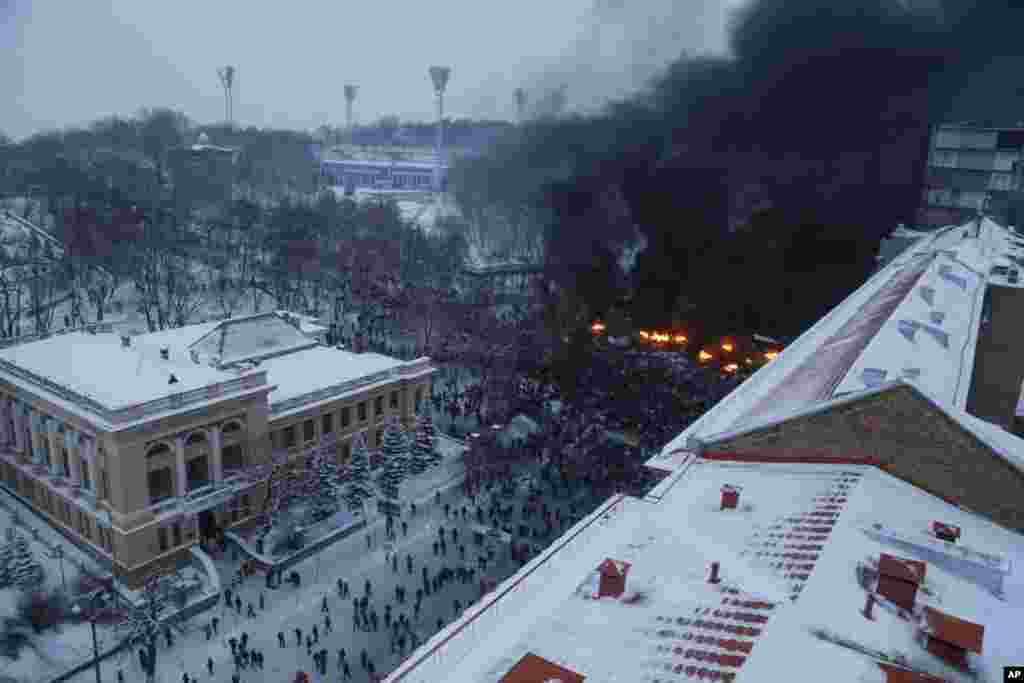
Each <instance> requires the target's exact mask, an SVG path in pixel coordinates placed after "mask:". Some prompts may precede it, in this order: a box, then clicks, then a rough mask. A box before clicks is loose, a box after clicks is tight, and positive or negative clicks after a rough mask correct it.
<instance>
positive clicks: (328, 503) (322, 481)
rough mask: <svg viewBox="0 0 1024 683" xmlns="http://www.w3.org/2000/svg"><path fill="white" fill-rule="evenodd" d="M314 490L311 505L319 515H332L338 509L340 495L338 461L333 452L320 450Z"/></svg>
mask: <svg viewBox="0 0 1024 683" xmlns="http://www.w3.org/2000/svg"><path fill="white" fill-rule="evenodd" d="M315 466H316V472H315V475H314V476H315V478H316V491H315V492H314V494H313V507H314V509H315V510H316V512H317V516H319V517H321V518H322V517H327V516H329V515H333V514H334V513H335V512H337V510H338V499H339V498H340V496H341V482H340V481H339V479H340V477H339V473H338V462H337V460H335V459H334V453H333V452H322V453H320V454H319V455H317V458H316V461H315Z"/></svg>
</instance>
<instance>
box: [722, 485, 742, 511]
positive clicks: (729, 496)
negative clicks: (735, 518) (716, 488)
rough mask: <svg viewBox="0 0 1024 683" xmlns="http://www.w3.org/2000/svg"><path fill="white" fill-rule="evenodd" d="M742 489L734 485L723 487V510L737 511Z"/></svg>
mask: <svg viewBox="0 0 1024 683" xmlns="http://www.w3.org/2000/svg"><path fill="white" fill-rule="evenodd" d="M740 490H741V489H740V487H739V486H733V485H732V484H724V485H723V486H722V507H721V509H722V510H735V509H736V506H737V505H739V502H740Z"/></svg>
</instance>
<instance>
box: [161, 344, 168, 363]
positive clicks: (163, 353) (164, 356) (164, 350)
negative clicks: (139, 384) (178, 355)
mask: <svg viewBox="0 0 1024 683" xmlns="http://www.w3.org/2000/svg"><path fill="white" fill-rule="evenodd" d="M160 358H162V359H163V360H170V359H171V350H170V349H169V348H167V347H166V346H161V347H160Z"/></svg>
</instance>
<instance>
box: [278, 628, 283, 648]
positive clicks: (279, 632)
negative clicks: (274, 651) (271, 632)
mask: <svg viewBox="0 0 1024 683" xmlns="http://www.w3.org/2000/svg"><path fill="white" fill-rule="evenodd" d="M277 644H278V645H280V646H281V647H284V633H282V632H281V631H278V632H277Z"/></svg>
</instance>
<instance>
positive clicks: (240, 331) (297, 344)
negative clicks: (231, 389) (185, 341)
mask: <svg viewBox="0 0 1024 683" xmlns="http://www.w3.org/2000/svg"><path fill="white" fill-rule="evenodd" d="M315 344H316V341H315V340H313V339H311V338H310V337H308V336H306V335H305V334H303V333H302V331H300V330H299V329H297V328H295V327H294V326H292V325H291V324H290V323H288V322H286V321H285V320H284V319H283V318H282V317H281V315H279V314H278V313H258V314H256V315H250V316H244V317H240V318H228V319H227V320H222V321H220V322H219V323H217V325H216V326H215V328H214V329H212V330H210V331H209V332H208V333H206V334H205V335H203V336H202V337H200V338H198V339H197V340H196V341H194V342H192V343H191V344H190V345H189V346H190V348H192V349H194V350H195V351H196V352H198V354H199V355H200V356H201V357H202V358H219V359H220V362H221V363H222V364H230V363H239V362H241V361H245V360H253V359H259V358H264V357H267V356H271V355H278V354H284V353H291V352H294V351H298V350H300V349H304V348H310V347H311V346H314V345H315Z"/></svg>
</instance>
